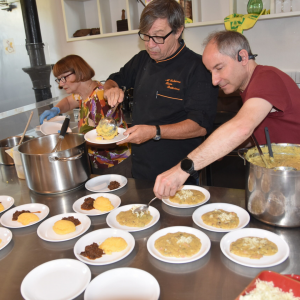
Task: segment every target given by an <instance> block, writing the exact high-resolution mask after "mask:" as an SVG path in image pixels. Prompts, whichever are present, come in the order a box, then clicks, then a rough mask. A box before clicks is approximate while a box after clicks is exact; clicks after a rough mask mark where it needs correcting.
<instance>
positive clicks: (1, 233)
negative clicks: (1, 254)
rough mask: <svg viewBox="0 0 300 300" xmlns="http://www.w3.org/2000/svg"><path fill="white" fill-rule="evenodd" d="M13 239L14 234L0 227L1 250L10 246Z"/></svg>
mask: <svg viewBox="0 0 300 300" xmlns="http://www.w3.org/2000/svg"><path fill="white" fill-rule="evenodd" d="M11 239H12V233H11V231H10V230H9V229H7V228H3V227H0V240H2V241H1V242H0V250H1V249H3V248H4V247H5V246H7V245H8V244H9V242H10V241H11Z"/></svg>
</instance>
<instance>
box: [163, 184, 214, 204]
mask: <svg viewBox="0 0 300 300" xmlns="http://www.w3.org/2000/svg"><path fill="white" fill-rule="evenodd" d="M209 198H210V194H209V192H208V191H207V190H206V189H204V188H202V187H199V186H194V185H184V186H183V187H182V189H181V190H179V191H177V192H176V194H175V195H174V196H170V197H169V198H167V199H162V201H163V202H164V203H165V204H167V205H169V206H173V207H180V208H189V207H193V206H198V205H201V204H204V203H205V202H207V201H208V200H209Z"/></svg>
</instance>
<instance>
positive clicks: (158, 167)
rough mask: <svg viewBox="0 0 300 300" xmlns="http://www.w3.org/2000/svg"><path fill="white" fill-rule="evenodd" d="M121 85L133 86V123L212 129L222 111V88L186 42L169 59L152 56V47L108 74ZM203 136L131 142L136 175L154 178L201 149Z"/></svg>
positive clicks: (133, 169)
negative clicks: (188, 123) (219, 99)
mask: <svg viewBox="0 0 300 300" xmlns="http://www.w3.org/2000/svg"><path fill="white" fill-rule="evenodd" d="M108 79H112V80H114V81H115V82H117V84H118V85H119V86H126V89H129V88H134V92H133V112H132V125H133V126H134V125H139V124H144V125H168V124H175V123H178V122H181V121H184V120H187V119H190V120H192V121H194V122H196V123H198V124H199V125H200V126H202V127H204V128H205V129H206V130H207V132H208V133H209V132H210V131H211V130H212V125H213V121H214V118H215V114H216V110H217V94H218V89H217V88H215V87H213V85H212V81H211V74H210V73H209V72H208V71H207V69H206V68H205V66H204V65H203V63H202V56H201V55H199V54H196V53H194V52H193V51H191V50H190V49H188V48H187V47H186V46H185V44H184V41H183V40H181V42H180V47H179V49H178V50H177V51H176V52H175V53H174V54H173V55H172V56H170V57H168V58H166V59H164V60H161V61H155V60H153V59H152V58H151V57H150V56H149V55H148V53H147V51H145V50H144V51H141V52H139V53H138V54H137V55H135V56H134V57H133V58H132V59H131V60H130V61H129V62H128V63H126V65H125V66H124V67H123V68H121V69H120V71H119V72H118V73H114V74H112V75H110V76H109V78H108ZM202 140H203V137H196V138H191V139H185V140H169V139H161V140H159V141H154V140H152V139H151V140H149V141H147V142H145V143H142V144H140V145H137V144H132V163H133V166H132V174H133V177H134V178H137V179H149V180H155V178H156V176H157V175H159V174H161V173H162V172H164V171H166V170H168V169H170V168H171V167H173V166H175V165H176V164H177V163H178V162H179V161H180V160H182V159H183V158H184V157H186V156H187V155H188V154H189V153H190V152H191V151H192V150H194V149H195V148H196V147H198V146H199V145H200V144H201V142H202Z"/></svg>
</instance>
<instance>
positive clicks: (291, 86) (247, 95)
mask: <svg viewBox="0 0 300 300" xmlns="http://www.w3.org/2000/svg"><path fill="white" fill-rule="evenodd" d="M241 97H242V99H243V102H244V103H245V102H246V101H247V100H248V99H251V98H262V99H264V100H267V101H268V102H270V103H271V104H272V105H273V108H272V110H271V112H270V113H269V114H268V115H267V117H266V118H265V119H264V120H263V121H262V122H261V123H260V124H259V125H258V126H257V127H256V129H255V130H254V135H255V137H256V139H257V140H258V143H259V144H260V145H264V144H266V137H265V131H264V129H265V127H268V129H269V133H270V139H271V142H272V143H292V144H300V89H299V88H298V86H297V85H296V83H295V82H294V81H293V80H292V78H291V77H290V76H288V75H287V74H285V73H284V72H282V71H280V70H278V69H276V68H274V67H269V66H261V65H258V66H257V67H256V68H255V70H254V72H253V74H252V77H251V79H250V82H249V84H248V86H247V88H246V89H245V91H244V92H242V93H241Z"/></svg>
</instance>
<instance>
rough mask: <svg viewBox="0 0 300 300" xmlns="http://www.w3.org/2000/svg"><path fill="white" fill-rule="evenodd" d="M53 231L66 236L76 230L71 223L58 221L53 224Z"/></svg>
mask: <svg viewBox="0 0 300 300" xmlns="http://www.w3.org/2000/svg"><path fill="white" fill-rule="evenodd" d="M53 230H54V232H55V233H57V234H68V233H71V232H74V231H75V230H76V226H75V224H74V223H73V222H71V221H68V220H59V221H57V222H55V223H54V226H53Z"/></svg>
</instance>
